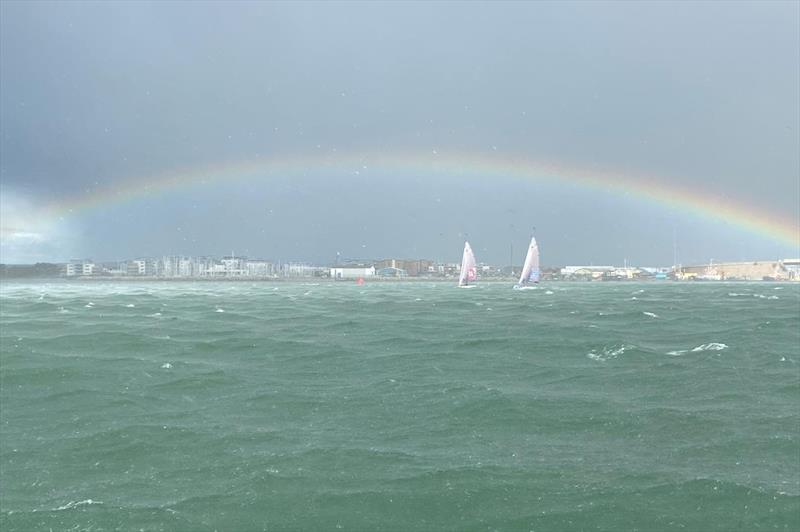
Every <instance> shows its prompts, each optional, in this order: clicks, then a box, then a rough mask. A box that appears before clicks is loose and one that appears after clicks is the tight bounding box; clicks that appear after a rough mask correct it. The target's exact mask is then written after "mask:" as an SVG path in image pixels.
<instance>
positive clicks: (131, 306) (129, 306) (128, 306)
mask: <svg viewBox="0 0 800 532" xmlns="http://www.w3.org/2000/svg"><path fill="white" fill-rule="evenodd" d="M135 306H136V305H134V304H133V303H128V304H127V305H125V307H127V308H133V307H135Z"/></svg>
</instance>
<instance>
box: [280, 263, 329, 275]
mask: <svg viewBox="0 0 800 532" xmlns="http://www.w3.org/2000/svg"><path fill="white" fill-rule="evenodd" d="M319 270H320V269H319V268H315V267H314V266H312V265H310V264H308V263H307V262H287V263H284V264H283V265H282V267H281V274H282V275H283V276H284V277H313V276H315V275H318V274H319Z"/></svg>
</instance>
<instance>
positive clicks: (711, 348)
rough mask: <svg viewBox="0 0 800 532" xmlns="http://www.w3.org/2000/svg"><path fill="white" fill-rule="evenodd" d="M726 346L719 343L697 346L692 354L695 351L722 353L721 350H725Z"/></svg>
mask: <svg viewBox="0 0 800 532" xmlns="http://www.w3.org/2000/svg"><path fill="white" fill-rule="evenodd" d="M727 348H728V346H727V345H726V344H722V343H719V342H711V343H708V344H702V345H698V346H697V347H695V348H693V349H692V352H693V353H694V352H697V351H722V350H723V349H727Z"/></svg>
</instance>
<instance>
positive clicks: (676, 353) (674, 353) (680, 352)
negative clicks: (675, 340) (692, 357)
mask: <svg viewBox="0 0 800 532" xmlns="http://www.w3.org/2000/svg"><path fill="white" fill-rule="evenodd" d="M686 353H687V351H686V349H678V350H677V351H667V354H668V355H669V356H673V357H679V356H681V355H684V354H686Z"/></svg>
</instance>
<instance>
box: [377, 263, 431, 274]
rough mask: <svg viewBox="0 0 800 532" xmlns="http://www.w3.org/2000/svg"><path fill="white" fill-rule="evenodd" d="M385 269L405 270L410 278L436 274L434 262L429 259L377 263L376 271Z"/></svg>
mask: <svg viewBox="0 0 800 532" xmlns="http://www.w3.org/2000/svg"><path fill="white" fill-rule="evenodd" d="M385 268H395V269H398V270H404V271H405V272H406V274H407V275H408V276H410V277H417V276H419V275H429V274H432V273H434V272H435V269H434V266H433V261H432V260H427V259H383V260H379V261H377V262H376V263H375V269H376V270H383V269H385Z"/></svg>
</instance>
